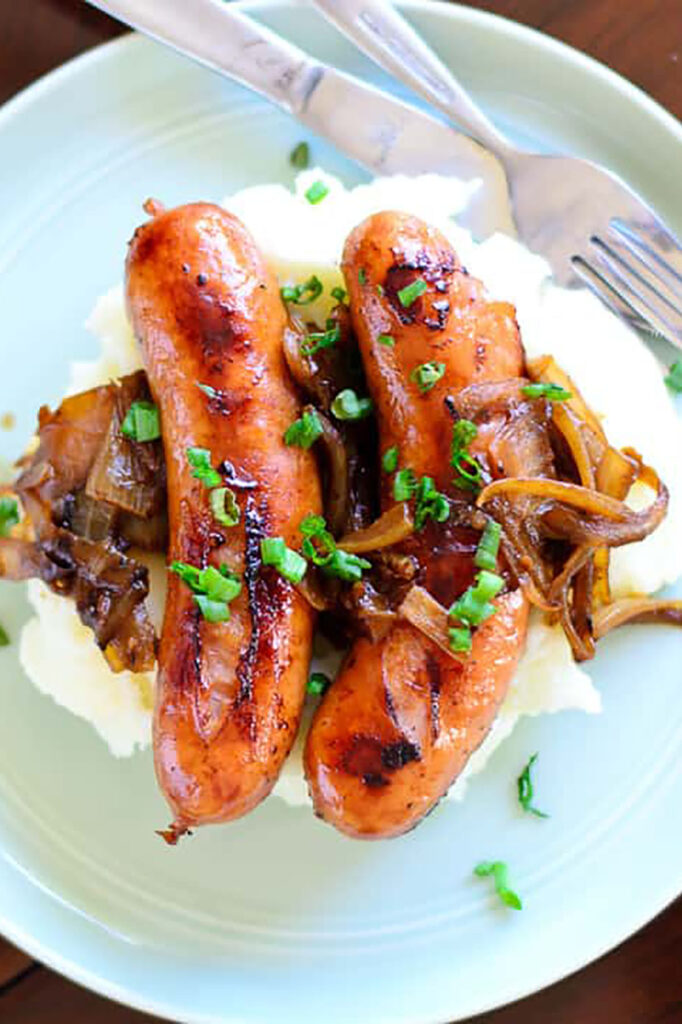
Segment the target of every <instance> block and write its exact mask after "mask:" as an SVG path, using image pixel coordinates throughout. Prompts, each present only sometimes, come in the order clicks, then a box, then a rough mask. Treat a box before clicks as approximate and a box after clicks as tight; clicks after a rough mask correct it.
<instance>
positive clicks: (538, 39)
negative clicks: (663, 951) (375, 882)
mask: <svg viewBox="0 0 682 1024" xmlns="http://www.w3.org/2000/svg"><path fill="white" fill-rule="evenodd" d="M234 2H235V6H236V7H238V8H241V9H243V10H245V11H254V12H262V11H267V10H276V9H278V8H282V9H284V8H289V7H291V5H292V3H294V4H295V3H297V2H300V0H234ZM397 5H398V6H399V7H401V8H403V9H405V10H406V11H407V12H411V11H414V12H417V11H424V10H426V11H429V12H431V13H432V14H435V15H437V16H438V17H445V18H447V19H452V20H459V21H460V22H461V23H468V24H471V25H476V26H478V27H483V28H484V29H485V28H486V27H488V26H492V27H493V30H494V31H495V32H497V33H500V32H501V33H503V34H504V35H505V36H506V37H507V38H510V39H518V40H520V41H522V42H528V41H530V42H531V43H534V45H536V46H541V47H542V48H543V49H544V50H545V51H546V52H548V53H550V54H551V53H555V54H557V56H558V57H559V58H561V59H562V60H564V61H569V62H570V63H571V64H572V65H573V66H578V67H579V68H580V69H582V70H584V71H586V72H588V73H589V74H591V75H596V76H597V77H599V78H601V79H602V80H603V81H604V82H605V83H606V84H607V85H609V86H610V87H612V88H614V89H616V90H617V91H618V92H619V93H620V95H621V96H622V97H623V100H624V101H626V102H632V103H634V104H635V105H637V106H638V107H640V109H641V108H644V110H645V112H646V113H647V114H648V115H649V116H650V117H652V118H653V119H655V120H656V121H657V122H658V123H659V124H660V125H661V127H662V128H663V129H664V130H665V131H667V132H669V133H671V134H672V135H674V136H675V137H676V139H677V141H678V142H679V143H680V145H681V146H682V122H680V120H678V118H677V117H675V115H674V114H672V113H671V112H670V111H669V110H667V109H666V108H665V107H664V106H663V105H662V104H661V103H659V102H658V101H657V100H656V99H654V98H653V97H652V96H651V95H650V94H649V93H647V92H646V91H645V90H644V89H643V88H641V87H640V86H638V85H636V84H635V83H633V82H631V81H630V80H628V79H627V78H625V77H624V76H623V75H621V74H620V73H619V72H617V71H615V70H614V69H612V68H610V67H608V66H607V65H605V64H603V63H602V62H601V61H599V60H597V59H596V58H594V57H591V56H590V55H588V54H586V53H584V52H583V51H582V50H580V49H577V48H576V47H573V46H571V45H570V44H568V43H565V42H563V41H562V40H559V39H556V38H555V37H553V36H550V35H548V34H546V33H544V32H542V31H541V30H539V29H536V28H534V27H531V26H529V25H524V24H522V23H520V22H516V21H514V20H512V19H510V18H507V17H505V16H503V15H500V14H496V13H493V12H490V11H485V10H479V9H474V8H471V7H468V6H466V5H464V4H462V3H451V2H446V0H397ZM138 45H146V37H144V36H142V35H140V34H139V33H137V32H126V33H125V34H123V35H122V36H120V37H117V38H114V39H111V40H108V41H107V42H104V43H99V44H94V45H93V46H91V47H89V48H88V49H86V50H85V51H84V52H82V53H80V54H78V55H77V56H75V57H73V58H71V59H70V60H68V61H66V62H65V63H63V64H61V65H59V66H58V67H56V68H54V69H52V70H50V71H48V72H46V73H45V74H43V75H41V76H40V77H39V78H37V79H36V80H35V81H34V82H32V83H30V84H29V85H28V86H26V87H24V88H23V89H21V90H20V91H19V92H18V93H16V94H15V95H14V96H12V97H10V98H9V99H8V100H7V101H6V102H5V103H4V104H2V106H0V131H2V130H3V129H4V128H5V127H6V126H7V125H8V124H9V123H10V122H11V121H12V120H13V119H14V118H16V117H17V116H19V117H20V116H21V115H22V113H23V111H24V109H27V108H30V107H31V106H32V105H33V104H35V103H39V102H40V101H41V100H42V99H43V97H44V96H46V95H49V94H50V93H51V92H52V91H53V90H55V89H57V88H59V86H60V85H61V84H62V83H64V82H67V81H68V80H70V79H71V78H73V77H77V76H78V75H79V74H81V73H82V72H87V71H89V70H92V68H93V67H96V66H97V65H98V64H100V63H102V62H106V61H108V60H110V59H111V60H116V59H117V56H118V52H119V51H121V52H124V51H126V50H128V49H130V48H131V47H135V46H138ZM263 102H267V101H263ZM8 863H9V862H8ZM9 866H10V868H11V869H12V870H14V871H18V870H19V868H18V866H17V865H14V864H9ZM29 881H30V882H31V884H33V885H36V884H39V883H36V882H35V881H33V880H30V879H29ZM47 895H48V898H50V899H55V898H56V897H55V894H52V893H48V894H47ZM680 895H682V868H681V871H680V877H679V879H676V880H675V881H674V882H673V883H672V884H671V885H670V886H669V887H666V888H665V891H664V893H663V895H662V897H659V899H658V900H656V901H655V902H654V903H653V904H651V905H650V906H649V907H648V908H647V909H646V910H645V911H642V912H641V913H640V914H638V915H636V917H635V918H634V920H633V923H632V925H631V926H629V930H628V931H627V933H623V932H622V931H620V930H619V931H618V932H617V934H610V935H608V936H607V937H605V938H604V939H603V941H602V942H600V943H597V945H596V948H592V949H591V950H590V951H589V952H588V953H587V954H586V955H577V956H575V957H573V958H571V961H570V963H569V964H568V966H567V967H566V968H565V969H564V968H559V969H558V970H557V969H554V970H552V969H548V970H546V971H545V972H544V974H543V975H540V976H539V977H535V978H534V979H533V981H532V982H528V983H525V984H520V985H518V986H515V985H514V984H506V986H503V987H501V988H500V989H498V991H497V992H496V993H495V996H494V997H493V998H492V1001H490V1000H489V1001H486V1003H485V1005H480V1006H479V1008H478V1009H469V1010H467V1011H466V1014H465V1015H464V1016H463V1015H462V1014H461V1012H460V1011H456V1012H457V1013H458V1014H459V1015H458V1016H456V1017H454V1018H453V1017H450V1018H449V1019H450V1020H452V1021H454V1020H463V1019H465V1017H466V1018H468V1017H469V1016H470V1015H471V1014H472V1013H473V1014H479V1013H485V1012H491V1011H492V1010H495V1009H498V1008H501V1007H503V1006H508V1005H510V1004H512V1003H515V1002H517V1001H519V1000H521V999H524V998H527V997H528V996H531V995H533V994H536V993H538V992H540V991H542V990H543V989H545V988H547V987H549V986H551V985H553V984H556V983H558V982H560V981H562V980H564V979H566V978H568V977H570V976H571V975H573V974H576V973H578V972H579V971H581V970H583V969H584V968H585V967H586V966H588V965H589V964H591V963H594V962H595V961H596V960H598V959H600V958H601V957H603V956H605V955H606V954H607V953H610V952H611V951H613V950H614V949H616V948H617V947H618V946H620V945H621V944H622V943H624V942H626V941H627V940H629V939H630V938H632V937H633V936H634V935H635V934H637V933H638V932H639V931H640V930H641V929H642V928H644V927H645V926H646V925H647V924H649V923H650V922H651V921H653V920H654V919H655V918H656V917H658V916H659V915H660V914H661V913H662V912H663V911H664V910H665V909H666V908H667V907H669V906H670V905H671V904H672V903H673V902H674V901H675V899H677V898H678V897H679V896H680ZM72 909H73V908H71V910H72ZM0 935H3V936H4V937H5V938H6V939H8V941H10V942H12V943H13V944H15V945H16V946H17V947H18V948H20V949H22V950H23V951H24V952H26V953H27V955H29V956H31V957H32V958H34V959H36V960H39V961H40V962H41V963H43V964H44V965H46V966H47V967H49V968H50V969H53V970H55V971H56V972H58V973H59V974H61V975H62V976H64V977H66V978H68V979H70V980H71V981H73V982H75V983H76V984H79V985H82V986H84V987H86V988H88V989H90V990H91V991H94V992H96V993H99V994H101V995H102V996H104V997H106V998H109V999H112V1000H114V1001H116V1002H118V1003H120V1004H121V1005H124V1006H127V1007H130V1008H133V1009H136V1010H139V1011H140V1012H143V1013H149V1014H153V1015H157V1016H161V1017H162V1018H163V1019H166V1020H169V1021H177V1022H180V1024H183V1022H185V1024H188V1019H187V1018H186V1017H185V1016H182V1017H181V1016H178V1011H177V1009H174V1008H173V1006H172V1005H170V1004H168V1005H167V1004H165V1003H164V1002H163V1000H154V999H147V998H146V997H144V996H142V995H141V994H140V993H139V992H138V991H136V990H135V989H132V988H129V987H127V986H126V985H123V984H120V983H118V982H114V981H112V980H110V979H109V978H107V977H105V976H104V975H103V974H102V973H101V972H97V971H95V970H92V969H90V968H84V967H82V966H81V965H80V964H79V963H78V961H77V960H75V959H73V958H71V957H68V956H63V955H61V954H60V953H59V952H58V951H57V949H55V948H54V947H53V946H48V945H45V944H44V943H43V941H42V940H41V939H40V938H38V937H37V936H35V935H33V934H31V933H29V932H27V931H26V930H25V929H24V928H22V927H19V926H15V925H14V923H13V922H11V921H10V920H9V919H8V918H7V917H5V916H4V915H3V914H2V912H1V911H0ZM510 941H511V939H510ZM191 1022H192V1024H219V1022H221V1024H228V1022H229V1024H253V1021H251V1020H249V1021H247V1020H246V1019H245V1018H237V1017H234V1016H230V1017H229V1018H225V1017H223V1016H220V1017H217V1016H215V1015H214V1014H212V1013H211V1014H209V1015H206V1014H201V1015H194V1016H192V1018H191ZM412 1024H436V1022H435V1021H434V1020H433V1018H427V1017H425V1016H419V1017H413V1018H412Z"/></svg>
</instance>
